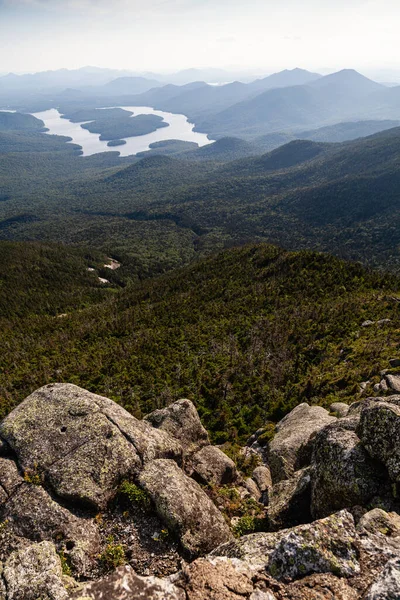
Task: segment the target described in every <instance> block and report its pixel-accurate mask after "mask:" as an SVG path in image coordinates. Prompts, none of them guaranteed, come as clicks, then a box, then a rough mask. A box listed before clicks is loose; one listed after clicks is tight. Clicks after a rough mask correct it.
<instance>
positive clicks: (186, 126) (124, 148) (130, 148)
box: [32, 106, 214, 157]
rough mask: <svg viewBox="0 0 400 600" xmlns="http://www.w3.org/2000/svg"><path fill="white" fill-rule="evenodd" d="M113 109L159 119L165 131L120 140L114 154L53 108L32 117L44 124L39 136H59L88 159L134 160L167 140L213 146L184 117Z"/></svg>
mask: <svg viewBox="0 0 400 600" xmlns="http://www.w3.org/2000/svg"><path fill="white" fill-rule="evenodd" d="M110 108H111V107H110ZM115 108H122V109H123V110H127V111H131V112H132V113H133V114H132V116H138V115H155V116H159V117H161V118H162V119H163V120H164V121H165V123H167V124H168V127H163V128H160V129H157V130H156V131H153V132H151V133H149V134H145V135H141V136H131V137H126V138H121V140H120V141H121V142H122V141H123V142H125V143H124V144H123V145H120V146H118V150H116V148H115V147H110V146H108V141H107V140H101V139H100V135H98V134H97V133H91V132H90V131H88V130H87V129H84V128H83V127H81V125H84V124H87V123H88V121H85V122H82V123H73V122H72V121H70V120H68V119H66V118H65V117H63V116H62V115H61V113H60V112H59V111H58V110H57V109H56V108H52V109H49V110H46V111H42V112H39V113H32V114H33V116H35V117H36V118H38V119H41V120H42V121H43V122H44V124H45V128H46V129H47V131H45V132H43V133H44V134H45V135H62V136H64V137H68V138H70V141H68V142H66V143H73V144H78V145H79V146H81V148H82V153H81V156H92V155H93V154H99V153H102V152H111V151H112V152H118V153H119V156H120V157H127V156H135V155H136V154H139V153H142V152H146V151H148V150H150V149H151V147H150V146H151V144H154V143H156V142H162V141H167V140H180V141H183V142H194V143H196V144H197V145H198V147H202V146H205V145H207V144H212V143H213V142H214V140H211V139H209V138H208V135H207V134H205V133H200V132H197V131H195V130H194V129H195V125H194V123H190V122H189V120H188V119H187V117H186V116H185V115H180V114H173V113H167V112H164V111H160V110H155V109H153V108H151V107H149V106H120V107H115ZM100 110H101V109H100Z"/></svg>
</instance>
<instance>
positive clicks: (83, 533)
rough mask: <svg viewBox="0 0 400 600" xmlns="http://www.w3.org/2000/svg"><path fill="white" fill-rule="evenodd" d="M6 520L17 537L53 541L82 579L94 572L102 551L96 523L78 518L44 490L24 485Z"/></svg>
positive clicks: (11, 501)
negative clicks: (98, 556) (94, 563)
mask: <svg viewBox="0 0 400 600" xmlns="http://www.w3.org/2000/svg"><path fill="white" fill-rule="evenodd" d="M2 517H3V519H5V520H6V521H7V523H8V527H9V528H11V530H12V531H13V533H14V534H15V535H17V536H20V537H23V538H26V539H29V540H32V541H35V542H37V541H44V540H49V541H50V540H52V541H53V542H54V543H55V544H56V545H57V547H58V548H59V549H60V550H63V551H64V553H65V555H66V556H68V557H69V559H70V561H71V564H72V566H73V567H74V568H75V570H76V572H77V573H78V574H79V575H87V574H88V573H89V572H90V569H91V567H92V565H93V561H94V559H95V558H96V557H97V554H98V553H99V551H100V536H99V533H98V529H97V527H96V525H95V523H94V521H93V519H90V518H80V517H76V516H75V515H73V514H72V513H71V512H70V511H69V510H67V509H66V508H64V507H63V506H61V505H60V504H58V503H57V502H55V501H54V500H52V498H51V496H50V495H49V494H48V493H47V492H46V491H45V490H44V489H43V488H42V487H40V486H38V485H31V484H27V483H23V485H21V486H20V487H19V488H18V490H17V491H16V492H15V493H14V494H13V495H12V496H11V497H10V499H9V500H8V502H7V503H6V504H5V506H4V508H3V511H2Z"/></svg>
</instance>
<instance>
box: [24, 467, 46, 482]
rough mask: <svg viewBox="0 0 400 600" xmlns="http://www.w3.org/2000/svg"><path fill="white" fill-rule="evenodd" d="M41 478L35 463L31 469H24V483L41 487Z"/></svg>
mask: <svg viewBox="0 0 400 600" xmlns="http://www.w3.org/2000/svg"><path fill="white" fill-rule="evenodd" d="M42 480H43V477H42V475H41V473H39V468H38V465H37V463H34V465H33V469H26V471H24V481H26V483H31V484H32V485H42Z"/></svg>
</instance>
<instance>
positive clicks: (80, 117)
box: [63, 108, 169, 146]
mask: <svg viewBox="0 0 400 600" xmlns="http://www.w3.org/2000/svg"><path fill="white" fill-rule="evenodd" d="M132 115H133V112H132V111H129V110H124V109H122V108H104V109H103V108H84V109H80V110H76V111H73V112H72V111H71V112H69V111H66V112H65V113H64V114H63V118H65V119H69V120H70V121H72V122H73V123H82V125H81V127H82V128H83V129H87V130H88V131H90V133H99V134H100V139H101V140H104V141H108V140H109V141H112V142H114V141H117V142H118V143H116V144H114V143H113V144H107V145H108V146H109V145H112V146H122V145H123V143H124V142H123V138H129V137H135V136H139V135H147V134H148V133H153V132H154V131H157V129H161V128H162V127H168V126H169V124H168V123H166V122H165V121H164V119H163V118H162V117H160V116H158V115H136V116H132Z"/></svg>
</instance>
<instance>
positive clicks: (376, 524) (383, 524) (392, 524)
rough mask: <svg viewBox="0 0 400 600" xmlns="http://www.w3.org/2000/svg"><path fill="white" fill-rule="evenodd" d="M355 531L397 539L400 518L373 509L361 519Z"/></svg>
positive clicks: (399, 531) (399, 530) (393, 514)
mask: <svg viewBox="0 0 400 600" xmlns="http://www.w3.org/2000/svg"><path fill="white" fill-rule="evenodd" d="M357 529H358V530H359V531H361V532H366V533H373V534H381V535H386V536H390V537H399V536H400V516H399V515H398V514H397V513H395V512H392V513H387V512H385V511H384V510H382V509H381V508H374V509H373V510H370V511H369V512H367V513H365V514H364V515H363V516H362V517H361V519H360V521H359V522H358V525H357Z"/></svg>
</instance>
